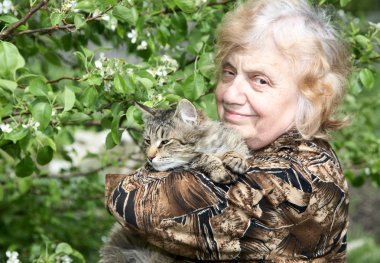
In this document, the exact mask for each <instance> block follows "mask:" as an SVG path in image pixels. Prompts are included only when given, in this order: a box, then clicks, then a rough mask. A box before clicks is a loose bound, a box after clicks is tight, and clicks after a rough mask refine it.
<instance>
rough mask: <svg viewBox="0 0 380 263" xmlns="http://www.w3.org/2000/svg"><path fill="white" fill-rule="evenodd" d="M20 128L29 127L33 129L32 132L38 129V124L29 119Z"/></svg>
mask: <svg viewBox="0 0 380 263" xmlns="http://www.w3.org/2000/svg"><path fill="white" fill-rule="evenodd" d="M22 127H23V128H24V129H27V128H29V127H31V128H33V130H35V131H36V130H37V129H38V127H40V123H39V122H38V121H34V120H33V119H29V120H28V122H27V123H26V124H23V125H22Z"/></svg>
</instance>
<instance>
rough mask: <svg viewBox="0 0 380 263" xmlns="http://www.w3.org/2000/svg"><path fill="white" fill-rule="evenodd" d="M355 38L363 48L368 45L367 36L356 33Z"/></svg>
mask: <svg viewBox="0 0 380 263" xmlns="http://www.w3.org/2000/svg"><path fill="white" fill-rule="evenodd" d="M355 40H356V42H358V43H359V45H360V46H361V47H362V48H364V49H366V48H367V47H368V43H370V40H369V39H368V38H367V37H365V36H363V35H357V36H355Z"/></svg>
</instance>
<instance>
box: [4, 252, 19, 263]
mask: <svg viewBox="0 0 380 263" xmlns="http://www.w3.org/2000/svg"><path fill="white" fill-rule="evenodd" d="M5 255H6V256H7V257H8V259H7V262H6V263H21V261H20V260H19V259H18V252H17V251H9V250H8V251H7V252H6V253H5Z"/></svg>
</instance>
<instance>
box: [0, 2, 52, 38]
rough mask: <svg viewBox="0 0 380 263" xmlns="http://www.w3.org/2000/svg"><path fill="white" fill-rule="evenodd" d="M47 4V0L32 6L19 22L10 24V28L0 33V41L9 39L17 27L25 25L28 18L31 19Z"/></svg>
mask: <svg viewBox="0 0 380 263" xmlns="http://www.w3.org/2000/svg"><path fill="white" fill-rule="evenodd" d="M48 2H49V0H43V1H42V2H40V3H39V4H38V5H36V6H34V7H33V8H32V9H30V10H29V12H28V13H27V14H26V15H25V16H24V17H23V18H21V19H20V20H19V21H17V22H16V23H14V24H12V25H11V26H9V27H8V28H7V29H6V30H4V32H2V33H0V40H2V39H6V38H8V37H11V36H12V35H11V33H12V32H13V31H14V30H16V29H17V28H18V27H20V26H21V25H23V24H25V23H26V21H28V19H29V18H31V16H32V15H33V14H34V13H35V12H37V11H38V10H40V9H41V8H42V7H43V6H45V5H46V4H47V3H48Z"/></svg>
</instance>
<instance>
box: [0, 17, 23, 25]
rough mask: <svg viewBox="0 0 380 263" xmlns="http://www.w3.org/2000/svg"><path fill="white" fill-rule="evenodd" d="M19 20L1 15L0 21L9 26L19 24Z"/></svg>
mask: <svg viewBox="0 0 380 263" xmlns="http://www.w3.org/2000/svg"><path fill="white" fill-rule="evenodd" d="M18 20H19V19H18V18H17V17H14V16H10V15H0V21H3V22H5V23H7V24H14V23H16V22H18Z"/></svg>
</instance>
